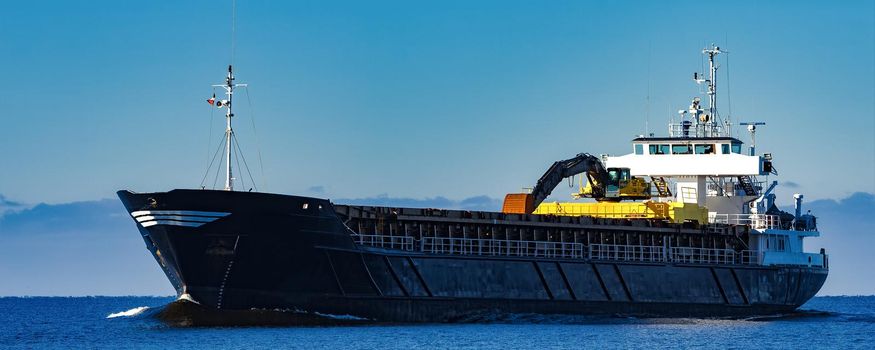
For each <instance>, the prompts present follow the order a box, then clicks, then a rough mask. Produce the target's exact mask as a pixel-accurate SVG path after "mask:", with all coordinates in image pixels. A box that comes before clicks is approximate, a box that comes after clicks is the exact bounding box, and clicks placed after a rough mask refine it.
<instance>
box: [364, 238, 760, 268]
mask: <svg viewBox="0 0 875 350" xmlns="http://www.w3.org/2000/svg"><path fill="white" fill-rule="evenodd" d="M351 236H352V238H353V240H354V241H355V243H357V244H359V245H365V246H371V247H377V248H383V249H397V250H404V251H420V252H423V253H428V254H449V255H489V256H511V257H539V258H562V259H582V260H586V259H589V260H600V261H628V262H651V263H680V264H730V265H761V264H762V263H763V252H759V251H753V250H743V251H740V252H736V251H734V250H732V249H711V248H693V247H667V246H644V245H620V244H590V245H588V246H587V245H584V244H583V243H567V242H545V241H519V240H497V239H476V238H448V237H423V238H422V239H420V240H415V239H414V238H413V237H410V236H383V235H351Z"/></svg>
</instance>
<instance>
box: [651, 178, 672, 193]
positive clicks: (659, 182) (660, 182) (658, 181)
mask: <svg viewBox="0 0 875 350" xmlns="http://www.w3.org/2000/svg"><path fill="white" fill-rule="evenodd" d="M651 179H652V180H653V185H654V186H656V192H659V196H660V197H671V196H672V195H671V189H669V188H668V184H667V183H666V182H665V178H664V177H662V176H660V177H654V178H651Z"/></svg>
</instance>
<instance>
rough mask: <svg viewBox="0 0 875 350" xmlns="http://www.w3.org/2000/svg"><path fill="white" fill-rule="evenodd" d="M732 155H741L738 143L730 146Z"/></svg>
mask: <svg viewBox="0 0 875 350" xmlns="http://www.w3.org/2000/svg"><path fill="white" fill-rule="evenodd" d="M732 153H735V154H741V144H740V143H733V144H732Z"/></svg>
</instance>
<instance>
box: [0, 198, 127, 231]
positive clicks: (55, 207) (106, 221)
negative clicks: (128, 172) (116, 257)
mask: <svg viewBox="0 0 875 350" xmlns="http://www.w3.org/2000/svg"><path fill="white" fill-rule="evenodd" d="M130 228H131V222H130V216H129V215H128V214H127V212H126V211H125V209H124V206H122V204H121V202H119V201H118V200H113V199H104V200H99V201H85V202H73V203H64V204H45V203H42V204H38V205H36V206H34V207H33V208H28V209H22V210H18V211H14V212H8V213H7V214H6V215H4V216H3V217H2V218H0V236H7V235H14V234H22V235H40V234H47V233H51V234H75V233H82V232H91V231H95V230H107V229H118V230H124V229H130Z"/></svg>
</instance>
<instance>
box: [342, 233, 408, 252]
mask: <svg viewBox="0 0 875 350" xmlns="http://www.w3.org/2000/svg"><path fill="white" fill-rule="evenodd" d="M351 236H352V239H353V241H355V242H356V243H357V244H362V245H367V246H371V247H378V248H387V249H400V250H406V251H411V252H412V251H413V250H414V249H413V237H410V236H385V235H359V234H354V235H351Z"/></svg>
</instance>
